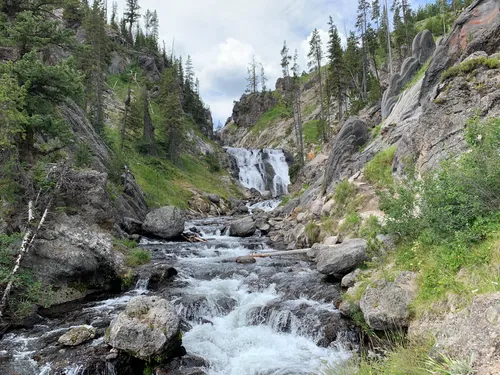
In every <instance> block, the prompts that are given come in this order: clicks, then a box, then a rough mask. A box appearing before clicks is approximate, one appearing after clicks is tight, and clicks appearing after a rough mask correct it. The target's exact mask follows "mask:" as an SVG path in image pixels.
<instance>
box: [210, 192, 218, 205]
mask: <svg viewBox="0 0 500 375" xmlns="http://www.w3.org/2000/svg"><path fill="white" fill-rule="evenodd" d="M207 198H208V200H209V201H210V202H212V203H214V204H219V203H220V197H219V196H218V195H217V194H208V196H207Z"/></svg>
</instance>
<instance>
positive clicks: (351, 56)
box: [344, 31, 362, 108]
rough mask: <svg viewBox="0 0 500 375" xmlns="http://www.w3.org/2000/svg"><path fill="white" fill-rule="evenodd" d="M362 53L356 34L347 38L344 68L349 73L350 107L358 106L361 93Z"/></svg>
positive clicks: (350, 34) (351, 33) (351, 34)
mask: <svg viewBox="0 0 500 375" xmlns="http://www.w3.org/2000/svg"><path fill="white" fill-rule="evenodd" d="M361 60H362V53H361V50H360V48H359V46H358V39H357V37H356V35H355V34H354V32H352V31H351V32H350V33H349V36H348V37H347V48H346V50H345V52H344V67H345V69H346V71H347V73H348V80H349V99H350V106H351V108H352V106H353V104H354V105H357V103H356V102H357V100H358V98H359V96H360V93H361V84H360V81H361V79H360V77H361V75H362V64H361Z"/></svg>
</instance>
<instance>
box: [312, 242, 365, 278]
mask: <svg viewBox="0 0 500 375" xmlns="http://www.w3.org/2000/svg"><path fill="white" fill-rule="evenodd" d="M316 248H317V249H318V252H317V256H316V268H317V270H318V271H319V272H321V273H323V274H325V275H331V276H333V277H337V278H340V277H342V276H344V275H345V274H346V273H348V272H349V271H351V270H353V269H354V268H356V267H357V266H359V265H360V264H361V263H363V262H364V261H365V260H366V248H367V243H366V241H365V240H363V239H352V240H346V241H344V242H342V243H341V244H339V245H334V246H328V245H318V246H316Z"/></svg>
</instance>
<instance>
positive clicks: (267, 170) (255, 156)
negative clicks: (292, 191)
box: [226, 147, 290, 197]
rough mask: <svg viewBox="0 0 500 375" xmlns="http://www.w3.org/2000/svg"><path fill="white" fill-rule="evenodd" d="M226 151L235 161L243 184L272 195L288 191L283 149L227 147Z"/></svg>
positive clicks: (288, 179) (279, 194)
mask: <svg viewBox="0 0 500 375" xmlns="http://www.w3.org/2000/svg"><path fill="white" fill-rule="evenodd" d="M226 151H227V152H228V153H229V155H231V157H232V158H233V159H234V160H235V161H236V165H237V167H238V177H239V180H240V182H241V184H242V185H243V186H245V187H246V188H249V189H251V188H254V189H256V190H258V191H259V192H260V193H263V192H265V191H270V192H271V193H272V195H273V197H279V196H282V195H285V194H287V193H288V185H289V184H290V176H289V175H288V164H287V162H286V158H285V153H284V152H283V150H274V149H270V148H265V149H246V148H232V147H227V148H226Z"/></svg>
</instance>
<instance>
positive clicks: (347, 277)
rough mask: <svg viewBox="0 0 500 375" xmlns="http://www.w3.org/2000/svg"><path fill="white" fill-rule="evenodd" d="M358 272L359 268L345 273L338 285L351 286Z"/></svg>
mask: <svg viewBox="0 0 500 375" xmlns="http://www.w3.org/2000/svg"><path fill="white" fill-rule="evenodd" d="M358 274H359V270H355V271H352V272H351V273H348V274H347V275H345V276H344V277H343V278H342V281H341V283H340V285H341V286H342V287H343V288H351V287H353V286H354V284H355V283H356V277H357V276H358Z"/></svg>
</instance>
